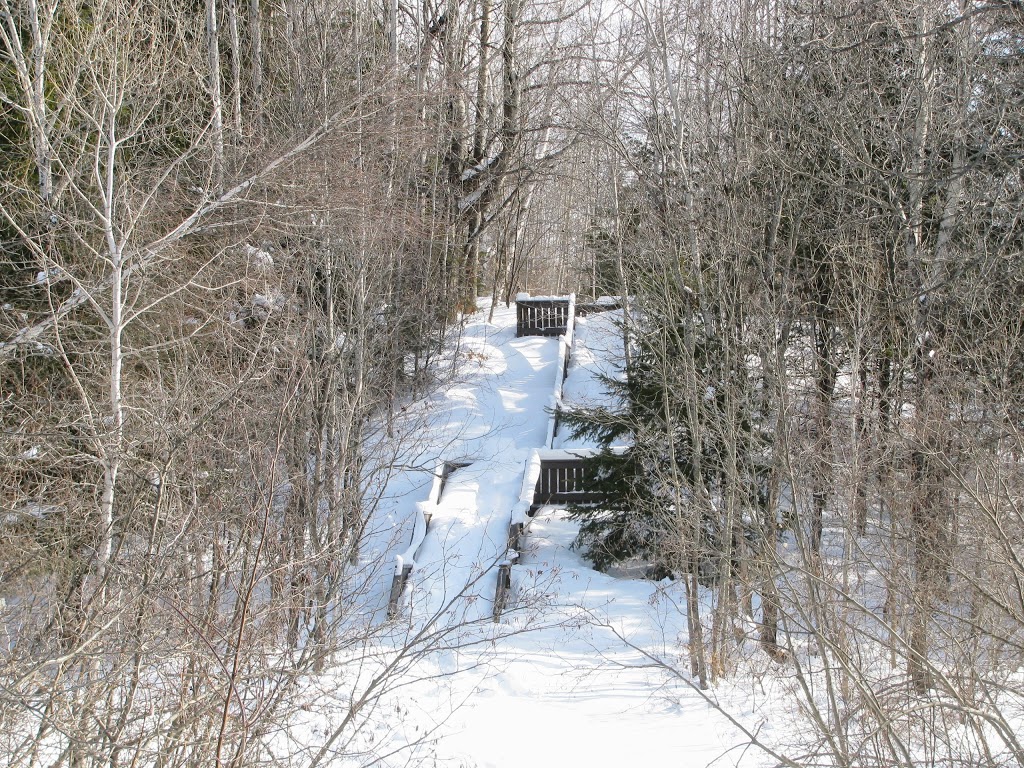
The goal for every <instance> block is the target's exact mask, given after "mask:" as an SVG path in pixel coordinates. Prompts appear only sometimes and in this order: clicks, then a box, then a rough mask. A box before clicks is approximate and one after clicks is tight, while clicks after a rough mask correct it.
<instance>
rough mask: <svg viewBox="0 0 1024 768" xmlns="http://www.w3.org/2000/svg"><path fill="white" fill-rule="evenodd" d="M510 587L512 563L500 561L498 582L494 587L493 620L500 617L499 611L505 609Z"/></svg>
mask: <svg viewBox="0 0 1024 768" xmlns="http://www.w3.org/2000/svg"><path fill="white" fill-rule="evenodd" d="M511 588H512V564H511V563H502V564H501V565H499V566H498V583H497V585H495V588H494V612H493V616H494V620H495V621H498V620H499V619H501V613H502V611H504V610H505V603H506V601H507V600H508V592H509V589H511Z"/></svg>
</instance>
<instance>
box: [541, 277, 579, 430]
mask: <svg viewBox="0 0 1024 768" xmlns="http://www.w3.org/2000/svg"><path fill="white" fill-rule="evenodd" d="M568 302H569V304H568V308H569V309H568V312H569V315H568V320H567V321H566V324H565V333H563V334H562V335H561V336H559V337H558V362H559V365H558V371H557V372H556V373H555V387H554V391H553V392H552V395H551V402H550V403H549V405H548V408H549V409H550V411H551V416H550V418H549V419H548V432H547V437H546V438H545V440H544V445H546V446H547V447H548V448H551V447H552V446H553V445H554V442H555V434H556V433H557V432H558V418H559V417H558V413H559V411H560V410H561V408H562V392H563V390H564V389H565V377H566V376H568V375H569V358H570V357H571V356H572V339H573V332H574V331H575V329H576V294H575V293H570V294H569V298H568Z"/></svg>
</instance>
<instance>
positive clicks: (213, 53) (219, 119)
mask: <svg viewBox="0 0 1024 768" xmlns="http://www.w3.org/2000/svg"><path fill="white" fill-rule="evenodd" d="M206 58H207V64H208V66H209V72H208V76H209V87H210V142H211V143H212V144H213V160H212V166H211V168H212V171H211V172H212V184H213V190H214V192H215V193H217V192H220V191H221V189H222V188H223V187H224V110H223V106H222V99H221V89H220V44H219V35H218V32H217V0H206Z"/></svg>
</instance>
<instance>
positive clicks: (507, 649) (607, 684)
mask: <svg viewBox="0 0 1024 768" xmlns="http://www.w3.org/2000/svg"><path fill="white" fill-rule="evenodd" d="M486 310H487V307H486V306H482V307H481V312H479V313H478V314H477V315H475V316H473V317H472V318H469V319H468V321H467V323H466V325H465V329H464V332H463V336H462V340H461V347H460V350H461V351H460V356H461V362H460V367H459V370H460V374H459V376H458V380H457V382H456V383H453V384H452V385H451V386H449V387H447V388H446V389H445V391H443V392H438V393H436V394H434V395H433V396H432V397H431V398H429V399H428V401H427V402H425V403H421V404H420V405H419V406H418V408H419V409H421V410H422V409H425V411H426V412H427V413H428V419H429V424H430V428H429V429H428V430H425V432H424V434H423V435H422V439H421V441H420V444H419V445H418V446H417V449H416V456H415V457H408V458H407V459H406V461H405V462H404V465H405V466H407V467H410V468H412V469H409V470H407V471H405V472H401V473H399V474H398V475H396V476H395V477H394V478H393V480H392V486H393V488H392V489H390V490H391V493H390V494H389V495H390V496H391V497H392V499H393V502H392V505H391V507H390V508H389V509H388V510H387V511H388V514H389V515H390V517H391V519H392V520H396V521H400V520H401V519H402V516H403V515H405V516H407V517H408V518H412V517H413V516H415V514H416V513H417V511H416V510H417V502H419V508H420V509H425V510H427V511H429V512H430V513H431V522H430V526H429V530H428V531H427V534H426V536H425V538H424V540H423V542H422V545H420V546H419V547H418V548H416V552H415V569H414V571H413V573H412V576H411V579H410V586H409V587H408V588H407V589H406V591H405V593H404V595H403V598H402V601H401V616H400V617H399V618H398V619H397V620H396V621H397V623H398V625H399V626H401V627H402V628H403V630H404V631H405V632H406V633H407V635H406V636H415V633H416V632H423V631H424V629H427V630H430V631H434V630H439V631H444V632H445V635H444V637H445V639H444V642H443V643H441V644H442V645H443V646H444V649H442V650H439V651H436V652H432V653H430V654H427V655H425V656H424V657H423V658H420V659H418V660H417V662H416V663H415V665H413V667H412V668H411V669H410V671H409V685H408V687H403V688H402V690H401V693H400V694H395V698H396V701H395V703H394V704H393V707H392V709H393V711H394V713H395V714H396V716H395V717H391V718H388V719H387V721H386V722H382V723H379V724H378V727H377V733H376V735H374V736H373V741H374V742H375V743H376V744H377V745H378V750H377V751H378V752H379V751H381V750H384V749H385V747H384V745H387V746H388V747H396V746H400V745H401V744H402V743H403V740H405V741H409V742H412V741H415V740H417V739H421V740H422V741H421V743H420V744H419V746H418V747H417V748H416V749H414V750H411V751H409V752H401V753H398V754H395V755H393V756H392V757H390V758H388V759H386V760H384V761H383V762H384V763H385V764H387V765H401V764H405V762H406V761H407V760H408V759H409V758H410V757H411V756H412V757H416V758H426V759H428V764H430V763H429V760H434V761H436V763H437V764H438V765H459V766H467V768H468V767H469V766H478V767H479V768H505V767H506V766H507V767H508V768H512V767H513V766H515V767H516V768H519V767H520V766H522V765H530V766H533V767H534V768H542V767H543V766H559V768H564V767H565V766H576V765H580V766H588V767H590V768H600V767H601V766H622V765H631V764H637V763H642V764H671V765H674V766H705V765H710V764H712V763H714V764H715V765H738V764H740V762H741V761H742V763H743V765H755V764H757V763H759V762H760V759H759V757H760V756H759V755H757V754H755V753H753V752H752V751H748V750H745V749H744V748H743V747H744V745H746V744H747V742H748V739H747V738H746V737H745V736H744V735H743V733H741V732H740V731H739V730H737V728H736V727H735V726H734V725H733V724H731V723H730V722H729V720H728V719H727V718H726V717H725V716H723V715H722V714H721V713H720V712H719V711H718V710H717V709H716V708H715V706H714V705H713V704H712V703H711V702H714V701H717V699H715V698H713V697H715V696H726V697H727V701H728V709H729V711H731V712H736V711H740V712H742V715H741V718H742V721H743V723H744V725H745V727H747V728H749V729H751V730H752V731H759V732H761V735H765V733H766V728H767V719H766V718H765V717H764V716H763V715H762V705H763V699H764V697H763V696H761V695H757V696H755V695H753V693H752V692H751V691H744V692H742V693H741V692H738V691H734V690H733V691H729V690H722V689H719V690H718V692H717V693H716V694H712V698H706V697H705V695H704V694H701V693H699V692H697V691H696V690H695V688H694V687H692V685H690V684H689V682H688V678H689V675H688V672H686V668H687V661H686V643H687V636H686V621H685V615H684V613H683V611H682V610H681V606H682V601H683V598H682V594H681V592H680V590H679V588H678V587H677V586H676V585H674V584H671V583H669V582H665V583H661V584H656V583H652V582H650V581H644V580H632V579H620V578H612V577H611V576H608V575H606V574H603V573H599V572H597V571H594V570H593V569H592V568H591V567H589V565H588V564H587V562H586V561H585V560H584V559H583V557H581V555H580V553H578V552H575V551H573V550H572V549H571V548H570V543H571V542H572V540H573V539H574V537H575V535H576V526H575V524H573V523H572V522H571V521H569V520H567V519H566V518H565V515H564V511H563V510H557V509H553V508H545V509H543V510H541V512H540V513H539V514H538V515H537V517H536V518H535V519H534V520H533V522H532V524H531V526H530V528H529V532H528V534H527V536H526V538H525V540H524V543H523V544H522V546H521V550H522V551H521V553H520V554H521V557H520V559H519V562H518V564H516V565H514V566H513V599H512V605H511V607H510V610H509V611H507V612H506V614H505V615H504V616H503V618H502V621H501V623H500V624H499V625H494V624H492V623H491V621H490V615H491V607H492V599H493V595H494V587H495V579H496V576H495V572H496V569H495V567H494V566H495V564H496V563H497V562H499V561H501V560H502V559H503V558H504V557H505V546H506V541H507V538H506V537H507V531H508V525H509V521H510V516H511V515H512V511H513V508H514V507H515V505H516V502H517V501H518V499H519V494H520V486H521V485H522V482H523V473H524V467H525V466H526V464H527V462H528V460H529V458H530V454H531V449H534V448H542V447H544V444H545V436H546V431H547V428H548V422H549V419H550V418H551V414H550V409H549V408H548V404H549V402H550V399H551V392H552V385H553V382H554V381H555V377H556V376H557V375H558V371H559V366H560V360H559V357H558V355H559V342H558V340H557V339H553V338H537V337H526V338H518V339H517V338H516V337H515V307H514V306H512V307H510V308H505V307H504V306H501V307H497V308H496V309H495V314H494V322H493V323H487V322H485V318H486ZM617 314H618V313H605V314H599V315H593V316H590V317H587V318H579V319H578V320H577V322H578V326H577V333H576V338H575V346H574V348H573V350H572V358H571V364H570V367H569V374H568V378H567V379H566V381H565V385H564V390H563V398H564V401H565V402H566V403H570V404H576V405H579V404H584V403H598V402H607V398H606V396H605V395H604V393H603V390H602V385H601V383H600V380H599V374H601V375H606V376H615V375H617V369H616V361H617V360H619V359H620V357H621V334H620V332H619V330H618V328H617V326H616V317H615V315H617ZM411 410H412V411H416V410H417V409H411ZM422 416H423V413H422V412H419V413H415V414H413V413H411V414H410V417H409V418H422ZM555 444H556V445H559V444H568V445H574V444H573V443H571V442H570V441H568V440H566V439H565V437H564V436H559V437H558V438H556V443H555ZM439 461H453V462H454V461H458V462H468V463H470V466H468V467H465V468H463V469H458V470H456V471H455V472H454V473H453V474H452V475H451V477H450V478H449V480H448V482H447V485H446V487H445V489H444V492H443V494H442V495H441V498H440V500H439V502H438V503H434V502H433V500H431V499H429V498H428V496H429V494H430V480H431V478H430V476H429V474H428V473H429V471H430V469H431V468H433V467H435V466H437V464H438V462H439ZM405 526H406V530H411V529H412V524H411V523H410V522H408V520H407V521H406V522H405ZM403 551H404V547H403V546H398V545H396V546H395V547H394V549H393V551H392V552H391V555H392V556H393V555H394V554H399V553H400V552H403ZM665 664H668V665H669V666H668V667H666V666H665ZM385 709H387V708H385ZM734 716H735V715H734ZM424 734H429V736H428V737H426V738H423V736H424Z"/></svg>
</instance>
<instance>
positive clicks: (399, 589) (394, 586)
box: [388, 565, 412, 619]
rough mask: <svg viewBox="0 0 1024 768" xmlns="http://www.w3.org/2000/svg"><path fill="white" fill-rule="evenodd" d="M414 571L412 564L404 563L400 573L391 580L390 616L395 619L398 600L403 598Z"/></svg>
mask: <svg viewBox="0 0 1024 768" xmlns="http://www.w3.org/2000/svg"><path fill="white" fill-rule="evenodd" d="M410 573H412V566H411V565H403V566H402V570H401V572H400V573H396V574H395V577H394V578H393V579H392V580H391V595H390V597H388V618H389V619H393V618H395V616H397V615H398V601H399V600H401V599H402V593H403V592H405V584H406V582H407V581H408V580H409V574H410Z"/></svg>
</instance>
